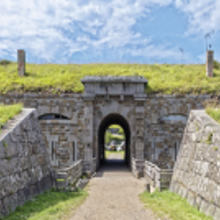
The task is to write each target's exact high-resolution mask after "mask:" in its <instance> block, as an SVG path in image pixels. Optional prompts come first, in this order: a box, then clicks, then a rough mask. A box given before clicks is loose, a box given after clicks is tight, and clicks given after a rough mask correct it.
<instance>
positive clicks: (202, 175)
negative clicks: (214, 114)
mask: <svg viewBox="0 0 220 220" xmlns="http://www.w3.org/2000/svg"><path fill="white" fill-rule="evenodd" d="M219 161H220V125H219V124H218V123H217V122H216V121H214V120H213V119H212V118H211V117H210V116H208V115H207V114H206V113H205V111H204V110H194V111H191V113H190V116H189V119H188V123H187V126H186V128H185V133H184V137H183V140H182V142H181V146H180V151H179V153H178V158H177V162H176V164H175V168H174V174H173V177H172V182H171V186H170V190H171V191H173V192H175V193H177V194H179V195H180V196H182V197H183V198H186V199H187V200H188V201H189V202H190V204H191V205H193V206H195V207H197V208H198V209H199V210H200V211H202V212H204V213H205V214H207V215H211V216H213V217H214V219H216V220H219V219H220V169H219V168H220V162H219Z"/></svg>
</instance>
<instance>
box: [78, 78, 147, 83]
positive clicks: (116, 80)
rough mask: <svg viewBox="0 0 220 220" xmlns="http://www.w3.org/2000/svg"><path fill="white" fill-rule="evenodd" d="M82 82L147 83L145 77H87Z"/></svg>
mask: <svg viewBox="0 0 220 220" xmlns="http://www.w3.org/2000/svg"><path fill="white" fill-rule="evenodd" d="M81 82H82V83H83V84H84V83H100V82H103V83H147V82H148V80H147V79H145V78H144V77H143V76H85V77H84V78H83V79H82V80H81Z"/></svg>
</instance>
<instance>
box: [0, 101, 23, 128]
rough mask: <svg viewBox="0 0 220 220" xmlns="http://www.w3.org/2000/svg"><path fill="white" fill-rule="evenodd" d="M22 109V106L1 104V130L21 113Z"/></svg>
mask: <svg viewBox="0 0 220 220" xmlns="http://www.w3.org/2000/svg"><path fill="white" fill-rule="evenodd" d="M22 107H23V105H22V104H15V105H2V104H0V130H1V128H2V127H3V126H4V124H5V123H6V122H7V121H8V120H9V119H12V118H13V117H14V116H15V115H16V114H18V113H19V112H21V110H22Z"/></svg>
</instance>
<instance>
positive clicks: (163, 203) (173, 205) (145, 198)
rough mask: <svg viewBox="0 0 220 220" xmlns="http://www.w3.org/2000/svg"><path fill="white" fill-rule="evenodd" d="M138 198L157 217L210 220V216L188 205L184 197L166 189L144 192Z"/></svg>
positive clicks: (179, 219)
mask: <svg viewBox="0 0 220 220" xmlns="http://www.w3.org/2000/svg"><path fill="white" fill-rule="evenodd" d="M140 199H141V201H142V202H143V203H144V204H145V205H146V207H147V208H150V209H152V210H153V212H154V213H156V214H157V215H158V216H159V217H165V216H167V217H169V218H171V219H172V220H212V218H211V217H207V216H206V215H205V214H203V213H201V212H199V211H198V210H197V209H196V208H194V207H192V206H190V204H189V203H188V202H187V200H186V199H183V198H181V197H180V196H179V195H176V194H174V193H172V192H170V191H168V190H165V191H162V192H158V191H156V192H154V193H152V194H150V193H148V192H144V193H142V194H141V195H140Z"/></svg>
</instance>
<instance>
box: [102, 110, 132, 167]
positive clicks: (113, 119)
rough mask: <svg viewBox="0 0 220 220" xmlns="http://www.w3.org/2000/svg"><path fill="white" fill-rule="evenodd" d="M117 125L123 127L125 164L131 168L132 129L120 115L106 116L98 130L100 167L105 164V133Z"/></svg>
mask: <svg viewBox="0 0 220 220" xmlns="http://www.w3.org/2000/svg"><path fill="white" fill-rule="evenodd" d="M113 124H117V125H119V126H121V127H122V129H123V130H124V133H125V158H124V160H125V164H126V165H127V166H128V167H130V137H131V134H130V127H129V124H128V122H127V120H126V119H125V118H124V117H123V116H121V115H119V114H110V115H108V116H106V117H105V118H104V119H103V120H102V122H101V124H100V126H99V130H98V147H99V151H98V152H99V155H98V159H99V161H100V163H99V164H100V165H103V164H104V163H105V161H106V160H105V132H106V130H107V128H108V127H109V126H110V125H113Z"/></svg>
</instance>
